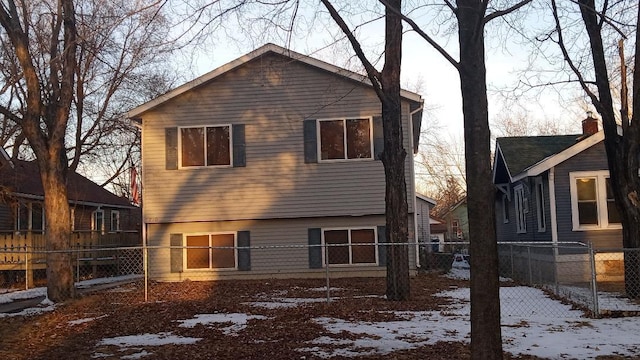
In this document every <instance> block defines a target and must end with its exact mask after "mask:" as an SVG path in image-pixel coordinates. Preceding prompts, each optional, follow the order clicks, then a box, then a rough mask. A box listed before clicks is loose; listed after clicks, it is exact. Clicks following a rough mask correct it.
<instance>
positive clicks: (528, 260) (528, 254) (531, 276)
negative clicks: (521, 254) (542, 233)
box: [527, 245, 533, 285]
mask: <svg viewBox="0 0 640 360" xmlns="http://www.w3.org/2000/svg"><path fill="white" fill-rule="evenodd" d="M527 262H528V263H529V285H531V284H533V274H532V270H531V246H529V245H527Z"/></svg>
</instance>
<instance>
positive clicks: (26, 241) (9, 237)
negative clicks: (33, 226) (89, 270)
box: [0, 231, 142, 286]
mask: <svg viewBox="0 0 640 360" xmlns="http://www.w3.org/2000/svg"><path fill="white" fill-rule="evenodd" d="M141 245H142V238H141V236H140V233H139V232H137V231H119V232H113V233H105V234H101V233H100V232H97V231H74V232H73V233H72V234H71V239H70V248H69V250H70V251H72V252H73V254H74V258H75V257H77V258H78V259H77V260H78V261H82V262H83V263H85V264H87V265H89V264H90V265H93V266H94V267H95V264H97V263H99V262H105V261H106V260H105V259H108V258H110V257H109V256H105V254H107V251H108V249H109V248H119V247H129V246H141ZM46 249H47V247H46V244H45V236H44V234H43V233H42V232H39V231H21V232H0V272H4V271H24V272H25V274H26V277H27V279H26V280H27V283H28V284H29V283H32V282H33V271H34V270H39V269H44V268H46V253H45V251H46ZM113 258H115V257H113ZM27 286H29V285H27Z"/></svg>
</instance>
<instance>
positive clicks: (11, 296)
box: [0, 275, 142, 304]
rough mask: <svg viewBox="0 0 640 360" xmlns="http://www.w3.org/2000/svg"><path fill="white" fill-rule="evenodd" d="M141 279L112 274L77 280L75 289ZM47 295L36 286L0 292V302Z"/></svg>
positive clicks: (140, 277)
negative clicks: (112, 275)
mask: <svg viewBox="0 0 640 360" xmlns="http://www.w3.org/2000/svg"><path fill="white" fill-rule="evenodd" d="M137 279H142V275H123V276H114V277H106V278H97V279H91V280H83V281H79V282H77V283H75V284H76V288H77V289H85V288H89V287H91V286H95V285H102V284H111V283H116V282H121V281H130V280H137ZM46 295H47V288H46V287H37V288H33V289H29V290H18V291H11V292H4V293H0V304H6V303H10V302H13V301H16V300H26V299H33V298H37V297H40V296H46Z"/></svg>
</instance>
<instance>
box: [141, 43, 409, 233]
mask: <svg viewBox="0 0 640 360" xmlns="http://www.w3.org/2000/svg"><path fill="white" fill-rule="evenodd" d="M403 108H404V109H408V104H406V103H405V104H404V106H403ZM380 113H381V108H380V102H379V100H378V99H377V97H376V96H375V93H374V92H373V90H372V89H370V88H365V87H363V86H361V85H359V84H357V83H355V82H352V81H347V80H345V79H343V78H340V77H337V76H335V75H332V74H330V73H327V72H324V71H321V70H318V69H315V68H311V67H309V66H307V65H304V64H300V63H297V62H291V61H284V59H283V58H281V57H278V56H275V55H272V56H265V57H262V58H259V59H256V60H254V61H252V62H250V63H248V64H246V65H245V66H243V67H241V68H239V69H236V70H234V71H231V72H229V73H227V74H225V75H222V76H220V77H219V78H217V79H215V80H214V81H213V82H211V83H210V84H206V85H205V86H202V87H201V88H198V89H194V90H191V91H190V92H187V93H185V94H183V95H181V96H179V97H177V98H176V99H173V100H171V101H169V102H168V103H167V104H165V105H163V106H162V107H160V108H158V109H155V110H153V111H150V112H148V113H145V114H143V115H142V119H143V120H142V121H143V149H144V150H143V151H144V156H143V164H144V169H143V177H144V187H145V188H144V201H145V209H144V212H145V220H146V221H147V222H169V221H209V220H226V219H270V218H289V217H303V216H317V215H322V216H340V215H366V214H383V213H384V171H383V166H382V163H381V162H380V161H373V160H368V161H348V162H336V163H317V164H316V163H314V164H305V163H304V142H303V140H304V139H303V133H302V130H303V120H305V119H319V118H343V117H356V116H375V115H379V114H380ZM406 118H407V117H406V116H405V119H406ZM209 124H244V125H245V143H246V167H241V168H199V169H181V170H173V171H170V170H165V147H164V136H165V132H164V129H165V128H167V127H174V126H191V125H209ZM408 128H409V127H408V126H407V122H405V126H404V139H405V148H407V149H410V146H409V140H408V139H409V131H408ZM408 153H409V154H411V151H408ZM411 160H412V158H411V155H408V156H407V162H406V168H407V174H406V176H407V182H408V183H407V185H408V187H407V190H408V192H411V191H412V190H413V176H412V175H411V174H412V172H411V165H412V164H411ZM409 196H410V195H409V194H408V197H409ZM409 207H410V212H411V211H412V207H413V201H412V200H411V201H409Z"/></svg>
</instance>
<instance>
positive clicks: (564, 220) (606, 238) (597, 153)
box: [555, 142, 622, 248]
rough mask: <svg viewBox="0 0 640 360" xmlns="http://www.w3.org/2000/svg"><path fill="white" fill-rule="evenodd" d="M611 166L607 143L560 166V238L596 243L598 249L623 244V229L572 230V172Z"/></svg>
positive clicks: (602, 168)
mask: <svg viewBox="0 0 640 360" xmlns="http://www.w3.org/2000/svg"><path fill="white" fill-rule="evenodd" d="M608 169H609V167H608V164H607V157H606V153H605V149H604V143H602V142H601V143H599V144H596V145H594V146H592V147H591V148H589V149H587V150H585V151H583V152H582V153H580V154H578V155H576V156H574V157H573V158H571V159H568V160H567V161H565V162H563V163H561V164H559V165H557V166H556V169H555V178H556V181H555V186H556V209H557V210H556V214H557V215H556V216H557V219H558V241H578V242H583V243H588V242H593V244H594V246H595V247H596V248H607V247H622V231H621V230H591V231H573V229H572V227H573V226H572V222H571V190H570V188H569V186H570V185H569V183H570V178H569V173H570V172H574V171H598V170H608Z"/></svg>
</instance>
